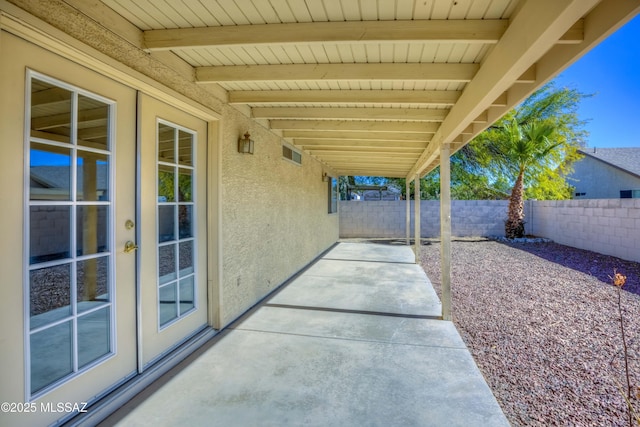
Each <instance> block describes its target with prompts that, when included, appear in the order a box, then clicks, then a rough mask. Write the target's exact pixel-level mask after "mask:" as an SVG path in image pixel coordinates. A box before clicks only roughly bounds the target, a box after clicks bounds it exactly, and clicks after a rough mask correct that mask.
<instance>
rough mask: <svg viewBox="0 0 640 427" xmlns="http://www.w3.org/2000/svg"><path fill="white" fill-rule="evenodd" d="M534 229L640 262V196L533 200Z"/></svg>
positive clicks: (571, 243)
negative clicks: (635, 197)
mask: <svg viewBox="0 0 640 427" xmlns="http://www.w3.org/2000/svg"><path fill="white" fill-rule="evenodd" d="M531 207H532V212H531V216H530V218H529V220H530V223H531V233H532V234H535V235H536V236H540V237H548V238H549V239H552V240H553V241H555V242H557V243H560V244H563V245H567V246H573V247H575V248H580V249H587V250H590V251H594V252H599V253H602V254H607V255H613V256H617V257H619V258H623V259H627V260H632V261H638V262H640V199H588V200H548V201H532V202H531Z"/></svg>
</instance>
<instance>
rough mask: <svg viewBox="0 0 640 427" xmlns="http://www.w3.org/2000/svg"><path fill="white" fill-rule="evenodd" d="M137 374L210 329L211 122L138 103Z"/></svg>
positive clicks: (144, 98)
mask: <svg viewBox="0 0 640 427" xmlns="http://www.w3.org/2000/svg"><path fill="white" fill-rule="evenodd" d="M138 126H139V129H140V141H139V145H140V148H139V150H140V153H139V159H140V160H139V161H140V165H139V177H138V179H139V181H138V182H139V184H138V187H139V188H138V191H139V197H138V202H139V207H138V208H139V218H140V220H139V222H140V225H139V230H138V231H139V242H138V246H139V251H140V253H139V256H140V262H139V266H140V272H139V284H138V286H139V295H140V297H139V304H140V305H139V315H140V320H141V322H140V325H141V330H140V333H139V353H138V357H139V361H138V364H139V370H141V371H142V370H143V369H144V367H146V366H148V365H149V364H150V363H152V362H153V361H155V360H157V359H158V358H160V357H162V355H164V354H165V353H166V352H168V351H170V350H171V349H173V348H174V347H175V346H176V345H178V344H180V343H181V342H183V341H184V340H185V339H186V338H188V337H189V336H191V335H193V334H194V333H195V332H197V331H198V330H200V329H202V328H203V327H205V326H206V324H207V280H206V273H207V266H206V263H207V240H206V236H207V231H206V198H207V194H206V167H207V163H206V160H207V122H205V121H203V120H200V119H198V118H195V117H193V116H191V115H189V114H187V113H184V112H182V111H180V110H178V109H176V108H174V107H172V106H170V105H167V104H166V103H163V102H161V101H158V100H156V99H155V98H152V97H150V96H148V95H144V94H140V96H139V100H138Z"/></svg>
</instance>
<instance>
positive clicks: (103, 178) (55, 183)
mask: <svg viewBox="0 0 640 427" xmlns="http://www.w3.org/2000/svg"><path fill="white" fill-rule="evenodd" d="M69 172H70V169H69V167H68V166H33V167H31V180H32V182H35V183H37V184H38V187H41V188H65V187H68V186H69V182H70V181H69ZM97 172H98V176H97V179H98V182H97V188H98V190H105V189H106V188H107V178H108V176H107V172H108V170H107V166H106V165H98V171H97ZM82 178H83V168H81V167H80V168H78V187H79V190H82V183H83V179H82Z"/></svg>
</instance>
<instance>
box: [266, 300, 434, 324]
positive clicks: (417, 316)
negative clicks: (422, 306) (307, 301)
mask: <svg viewBox="0 0 640 427" xmlns="http://www.w3.org/2000/svg"><path fill="white" fill-rule="evenodd" d="M264 306H265V307H274V308H290V309H294V310H310V311H329V312H335V313H351V314H368V315H372V316H387V317H404V318H407V319H425V320H442V316H433V315H429V314H407V313H389V312H385V311H369V310H351V309H346V308H332V307H316V306H306V305H291V304H272V303H267V304H265V305H264Z"/></svg>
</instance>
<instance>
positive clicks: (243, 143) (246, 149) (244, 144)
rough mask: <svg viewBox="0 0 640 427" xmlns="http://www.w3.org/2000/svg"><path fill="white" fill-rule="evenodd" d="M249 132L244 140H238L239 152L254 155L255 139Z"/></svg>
mask: <svg viewBox="0 0 640 427" xmlns="http://www.w3.org/2000/svg"><path fill="white" fill-rule="evenodd" d="M250 136H251V135H249V131H247V132H246V133H245V134H244V138H239V139H238V152H239V153H247V154H253V139H251V138H250Z"/></svg>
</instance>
